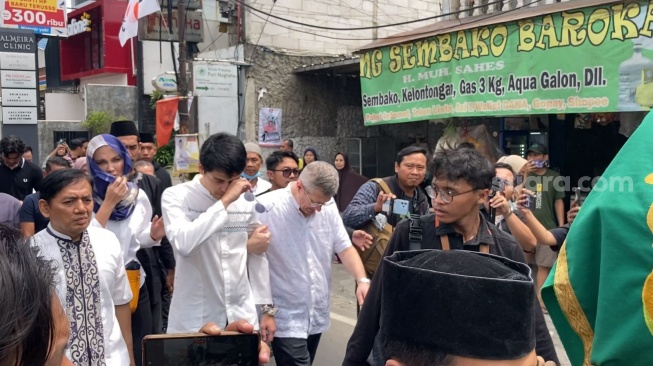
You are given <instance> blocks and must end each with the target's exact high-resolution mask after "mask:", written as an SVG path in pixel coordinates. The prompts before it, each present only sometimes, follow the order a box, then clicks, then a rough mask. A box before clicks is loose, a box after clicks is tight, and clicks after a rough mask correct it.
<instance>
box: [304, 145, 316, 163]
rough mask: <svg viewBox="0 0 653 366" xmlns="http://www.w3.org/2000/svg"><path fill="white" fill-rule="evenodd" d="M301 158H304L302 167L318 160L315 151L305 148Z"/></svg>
mask: <svg viewBox="0 0 653 366" xmlns="http://www.w3.org/2000/svg"><path fill="white" fill-rule="evenodd" d="M303 158H304V166H306V165H308V164H310V163H312V162H314V161H318V160H320V159H318V157H317V151H315V149H314V148H312V147H309V148H306V150H304V156H303Z"/></svg>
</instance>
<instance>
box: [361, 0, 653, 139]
mask: <svg viewBox="0 0 653 366" xmlns="http://www.w3.org/2000/svg"><path fill="white" fill-rule="evenodd" d="M652 4H653V0H652V1H651V2H633V3H627V4H624V3H618V4H612V5H605V6H600V7H593V8H585V9H578V10H572V11H567V12H559V13H553V14H548V15H543V16H539V17H536V18H528V19H523V20H520V21H515V22H509V23H503V24H495V25H489V26H483V27H479V28H472V29H468V30H461V31H457V32H454V33H444V34H441V35H437V36H434V37H430V38H425V39H421V40H417V41H413V42H407V43H402V44H397V45H394V46H389V47H384V48H380V49H374V50H368V51H366V52H364V53H363V54H362V55H361V61H360V78H361V90H362V99H363V114H364V120H365V125H367V126H370V125H376V124H383V123H399V122H413V121H423V120H429V119H437V118H447V117H472V116H509V115H524V114H549V113H551V114H558V113H593V112H625V111H647V110H649V109H650V108H651V107H653V39H652V37H653V5H652Z"/></svg>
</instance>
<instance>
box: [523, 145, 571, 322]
mask: <svg viewBox="0 0 653 366" xmlns="http://www.w3.org/2000/svg"><path fill="white" fill-rule="evenodd" d="M526 154H527V155H526V158H527V160H528V172H529V175H528V177H527V178H526V180H525V183H524V188H526V189H528V190H530V191H532V192H534V193H535V196H534V197H533V198H534V200H533V201H534V202H533V206H531V211H532V212H533V215H535V217H536V218H537V220H538V221H539V222H541V223H542V225H544V227H546V228H547V230H550V229H553V228H555V227H558V226H562V225H564V224H565V204H564V202H563V201H562V199H563V198H564V196H565V191H564V188H563V189H560V188H559V187H558V184H557V183H558V180H559V179H560V174H558V172H556V171H555V170H553V169H550V168H549V150H548V149H547V147H546V146H544V145H542V144H533V145H531V147H530V148H529V149H528V150H527V152H526ZM556 259H557V254H556V253H555V252H554V251H552V250H551V248H550V247H549V246H547V245H541V246H539V247H537V248H536V249H535V264H536V265H537V280H536V285H537V288H536V289H537V291H536V292H537V296H538V299H539V300H540V305H541V306H542V310H543V311H546V307H545V306H544V303H543V302H542V298H541V297H540V288H542V285H544V281H546V278H547V277H548V276H549V272H551V268H552V267H553V263H555V261H556Z"/></svg>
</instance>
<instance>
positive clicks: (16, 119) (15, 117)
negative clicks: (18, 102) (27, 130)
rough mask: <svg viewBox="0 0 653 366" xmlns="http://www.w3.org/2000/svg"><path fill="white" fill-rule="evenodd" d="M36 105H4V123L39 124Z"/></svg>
mask: <svg viewBox="0 0 653 366" xmlns="http://www.w3.org/2000/svg"><path fill="white" fill-rule="evenodd" d="M38 117H39V114H38V112H37V108H36V107H2V123H3V124H5V125H27V124H32V125H35V124H37V121H38Z"/></svg>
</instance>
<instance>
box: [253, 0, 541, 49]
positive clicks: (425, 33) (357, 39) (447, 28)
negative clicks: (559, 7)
mask: <svg viewBox="0 0 653 366" xmlns="http://www.w3.org/2000/svg"><path fill="white" fill-rule="evenodd" d="M541 1H542V0H535V1H533V2H532V3H530V4H525V5H522V6H520V7H516V8H514V9H510V10H506V11H503V12H499V13H493V14H491V15H488V16H486V17H484V18H483V19H479V21H480V20H484V21H485V20H487V19H492V18H495V17H498V16H500V15H504V14H506V13H508V12H513V11H516V10H519V9H522V8H525V7H528V6H531V5H532V4H535V3H538V2H541ZM246 10H247V9H246ZM247 11H249V10H247ZM249 13H250V14H252V15H254V16H256V17H257V18H259V19H264V18H263V17H262V16H260V15H258V14H256V13H254V12H251V11H249ZM269 23H270V24H273V25H276V26H278V27H281V28H285V29H288V30H291V31H294V32H298V33H305V34H310V35H314V36H316V37H323V38H328V39H335V40H342V41H379V40H386V39H388V40H390V39H397V38H406V37H408V36H410V37H415V36H421V35H424V36H429V35H432V34H433V32H434V31H425V32H418V33H412V34H410V35H398V36H388V37H378V38H347V37H333V36H327V35H322V34H318V33H313V32H308V31H305V30H302V29H297V28H292V27H289V26H286V25H282V24H279V23H275V22H272V21H269ZM473 23H474V22H469V23H467V25H470V24H471V26H470V28H473ZM461 24H462V23H461ZM461 24H457V25H452V26H450V27H446V28H442V29H438V30H437V32H438V33H446V32H447V31H448V30H450V29H454V28H456V27H459V26H460V25H461Z"/></svg>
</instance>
